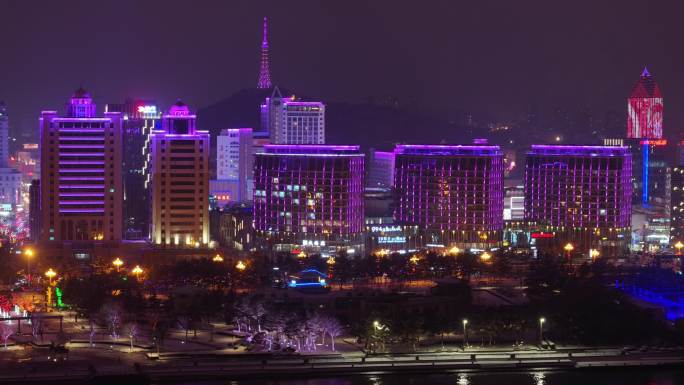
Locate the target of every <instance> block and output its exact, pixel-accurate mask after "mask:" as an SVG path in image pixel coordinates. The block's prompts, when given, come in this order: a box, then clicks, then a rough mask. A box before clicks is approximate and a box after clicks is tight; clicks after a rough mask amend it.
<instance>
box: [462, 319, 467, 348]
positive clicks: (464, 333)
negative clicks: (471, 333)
mask: <svg viewBox="0 0 684 385" xmlns="http://www.w3.org/2000/svg"><path fill="white" fill-rule="evenodd" d="M467 346H468V320H467V319H465V318H464V319H463V349H465V348H466V347H467Z"/></svg>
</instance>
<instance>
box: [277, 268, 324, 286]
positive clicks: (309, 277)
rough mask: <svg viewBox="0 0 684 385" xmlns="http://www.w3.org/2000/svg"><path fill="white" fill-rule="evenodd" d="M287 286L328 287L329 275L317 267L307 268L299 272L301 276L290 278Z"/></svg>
mask: <svg viewBox="0 0 684 385" xmlns="http://www.w3.org/2000/svg"><path fill="white" fill-rule="evenodd" d="M287 286H289V287H292V288H304V287H315V288H320V287H323V288H324V287H328V275H327V274H325V273H322V272H320V271H318V270H316V269H306V270H302V271H301V272H300V273H299V276H293V277H291V278H290V282H288V284H287Z"/></svg>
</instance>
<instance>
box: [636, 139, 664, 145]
mask: <svg viewBox="0 0 684 385" xmlns="http://www.w3.org/2000/svg"><path fill="white" fill-rule="evenodd" d="M641 144H648V145H650V146H667V140H665V139H655V140H648V139H646V140H642V141H641Z"/></svg>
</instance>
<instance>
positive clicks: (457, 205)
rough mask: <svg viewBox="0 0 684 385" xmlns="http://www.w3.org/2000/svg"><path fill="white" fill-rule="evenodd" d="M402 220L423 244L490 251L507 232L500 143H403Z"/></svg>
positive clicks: (399, 156) (398, 164)
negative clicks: (477, 144) (414, 231)
mask: <svg viewBox="0 0 684 385" xmlns="http://www.w3.org/2000/svg"><path fill="white" fill-rule="evenodd" d="M394 152H395V160H394V163H395V172H394V175H395V176H394V187H395V189H396V191H397V195H398V205H397V209H396V210H395V219H396V221H397V223H399V224H402V225H405V226H416V227H417V230H418V233H417V234H419V235H417V236H418V237H419V239H418V240H417V242H416V244H417V245H420V246H431V245H434V246H444V247H451V246H458V247H460V248H477V249H486V248H489V247H492V246H497V245H500V243H501V237H502V230H503V153H502V152H501V149H500V148H499V147H498V146H474V145H398V146H397V147H396V148H395V150H394Z"/></svg>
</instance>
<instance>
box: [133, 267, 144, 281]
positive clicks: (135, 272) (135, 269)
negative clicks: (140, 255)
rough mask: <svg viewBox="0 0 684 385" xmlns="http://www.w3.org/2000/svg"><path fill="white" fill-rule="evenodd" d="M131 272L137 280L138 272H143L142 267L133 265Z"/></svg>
mask: <svg viewBox="0 0 684 385" xmlns="http://www.w3.org/2000/svg"><path fill="white" fill-rule="evenodd" d="M131 273H133V275H135V278H136V279H138V280H139V279H140V274H142V273H143V269H142V267H140V265H135V267H134V268H133V270H131Z"/></svg>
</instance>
